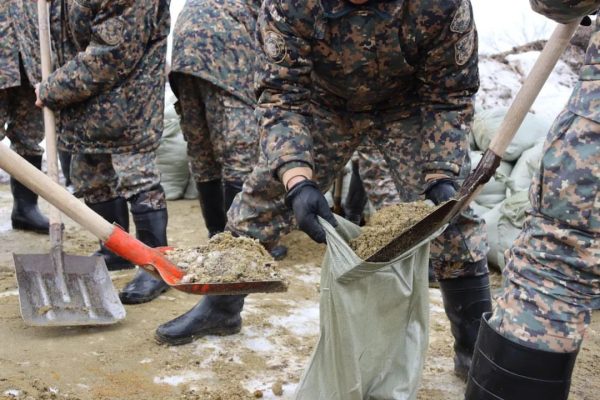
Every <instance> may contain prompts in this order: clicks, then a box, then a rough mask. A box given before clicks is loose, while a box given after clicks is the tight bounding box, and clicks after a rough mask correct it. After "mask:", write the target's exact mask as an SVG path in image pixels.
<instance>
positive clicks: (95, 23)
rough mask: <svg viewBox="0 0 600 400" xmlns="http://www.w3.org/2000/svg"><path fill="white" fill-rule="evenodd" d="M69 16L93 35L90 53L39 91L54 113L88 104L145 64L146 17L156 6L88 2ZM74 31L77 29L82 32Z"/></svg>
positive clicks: (80, 3)
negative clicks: (140, 62)
mask: <svg viewBox="0 0 600 400" xmlns="http://www.w3.org/2000/svg"><path fill="white" fill-rule="evenodd" d="M77 3H78V6H76V7H74V9H73V10H71V11H70V12H72V13H75V12H77V13H80V14H81V15H76V16H75V17H73V16H70V17H71V18H72V19H73V20H76V21H78V22H80V23H81V25H82V26H80V27H77V28H79V29H82V30H90V31H91V39H90V43H89V44H88V45H87V47H86V48H85V50H83V51H80V52H79V53H78V54H77V56H76V57H75V58H73V59H71V60H69V61H68V62H67V63H65V64H64V65H62V66H61V67H60V68H58V69H57V70H56V71H54V72H53V73H52V74H51V75H50V77H49V78H48V79H47V80H46V81H45V82H43V83H42V85H41V86H40V99H41V100H42V102H43V103H44V105H46V106H48V107H49V108H52V109H61V108H64V107H68V106H69V105H71V104H74V103H79V102H83V101H85V100H87V99H89V98H91V97H94V96H95V95H97V94H98V93H101V92H103V91H107V90H109V89H110V88H112V87H114V86H115V85H117V84H118V83H119V82H121V81H123V80H124V79H125V78H126V77H127V76H128V75H129V74H130V73H131V71H133V69H134V68H135V67H136V64H137V63H138V61H139V60H140V59H141V58H142V56H143V54H144V50H145V48H146V44H147V43H148V40H149V35H150V27H149V24H151V22H149V21H147V17H148V16H149V15H151V13H150V10H148V7H149V5H151V4H152V3H153V2H148V1H132V0H117V1H115V0H85V1H78V2H77ZM77 28H75V29H77Z"/></svg>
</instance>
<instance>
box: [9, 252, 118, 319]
mask: <svg viewBox="0 0 600 400" xmlns="http://www.w3.org/2000/svg"><path fill="white" fill-rule="evenodd" d="M63 257H64V263H63V267H64V274H62V277H61V276H59V274H58V273H57V270H56V268H55V267H53V263H52V258H51V256H50V254H20V255H19V254H15V255H14V260H15V269H16V272H17V283H18V285H19V302H20V304H21V316H22V317H23V320H24V321H25V323H26V324H28V325H33V326H72V325H108V324H114V323H115V322H118V321H120V320H122V319H123V318H125V308H124V307H123V305H122V304H121V301H120V300H119V297H118V295H117V292H116V290H115V287H114V286H113V283H112V281H111V279H110V275H109V274H108V270H107V269H106V264H105V263H104V259H102V257H85V256H73V255H68V254H64V255H63ZM61 279H62V280H64V281H61Z"/></svg>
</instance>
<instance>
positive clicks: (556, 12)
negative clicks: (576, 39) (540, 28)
mask: <svg viewBox="0 0 600 400" xmlns="http://www.w3.org/2000/svg"><path fill="white" fill-rule="evenodd" d="M529 3H530V4H531V8H532V9H533V10H534V11H535V12H537V13H540V14H542V15H545V16H546V17H548V18H551V19H553V20H555V21H556V22H559V23H561V24H566V23H568V22H571V21H573V20H575V19H577V18H581V17H583V16H586V15H588V14H590V13H592V12H593V11H595V10H597V9H598V8H600V0H580V1H573V0H529Z"/></svg>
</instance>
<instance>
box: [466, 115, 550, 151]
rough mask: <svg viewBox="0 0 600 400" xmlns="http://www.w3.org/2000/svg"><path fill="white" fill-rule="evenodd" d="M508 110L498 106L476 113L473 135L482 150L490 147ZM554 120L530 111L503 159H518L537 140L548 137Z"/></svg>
mask: <svg viewBox="0 0 600 400" xmlns="http://www.w3.org/2000/svg"><path fill="white" fill-rule="evenodd" d="M507 110H508V108H507V107H498V108H493V109H490V110H485V111H481V112H479V113H476V114H475V119H474V121H473V135H474V136H475V142H476V143H477V147H478V148H479V149H480V150H485V149H487V148H488V147H489V145H490V142H491V141H492V138H493V137H494V136H495V135H496V132H497V131H498V128H499V127H500V124H501V123H502V120H503V119H504V116H505V115H506V111H507ZM552 122H553V121H552V119H551V118H544V117H540V116H538V115H536V114H532V113H528V114H527V116H526V117H525V120H524V121H523V123H522V124H521V127H520V128H519V130H518V131H517V134H516V135H515V137H514V138H513V140H512V142H511V143H510V144H509V145H508V148H507V149H506V152H505V153H504V156H503V157H502V159H503V160H505V161H515V160H516V159H518V158H519V157H520V156H521V154H522V153H523V152H524V151H525V150H527V149H529V148H531V147H533V146H534V145H535V144H536V143H537V142H539V141H540V140H541V139H543V138H545V137H546V134H547V133H548V130H549V129H550V125H552Z"/></svg>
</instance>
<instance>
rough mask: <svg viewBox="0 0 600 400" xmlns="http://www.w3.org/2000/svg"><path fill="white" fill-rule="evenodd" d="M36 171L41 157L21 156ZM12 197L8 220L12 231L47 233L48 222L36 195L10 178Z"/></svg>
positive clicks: (40, 164)
mask: <svg viewBox="0 0 600 400" xmlns="http://www.w3.org/2000/svg"><path fill="white" fill-rule="evenodd" d="M23 158H24V159H26V160H27V161H28V162H29V163H30V164H33V166H34V167H36V168H37V169H41V168H42V156H23ZM10 189H11V191H12V195H13V209H12V214H11V215H10V219H11V221H12V227H13V229H20V230H24V231H32V232H37V233H48V229H49V225H50V224H49V222H48V218H46V217H45V216H44V215H43V214H42V213H41V212H40V209H39V207H38V195H37V194H35V193H33V192H32V191H31V190H29V189H28V188H27V187H26V186H24V185H22V184H21V183H20V182H19V181H17V180H16V179H14V178H10Z"/></svg>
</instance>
